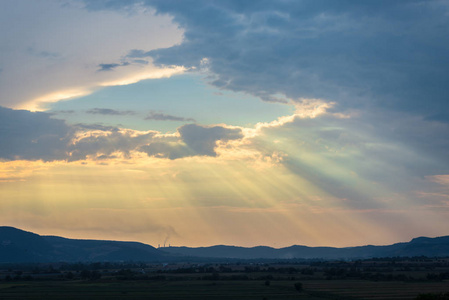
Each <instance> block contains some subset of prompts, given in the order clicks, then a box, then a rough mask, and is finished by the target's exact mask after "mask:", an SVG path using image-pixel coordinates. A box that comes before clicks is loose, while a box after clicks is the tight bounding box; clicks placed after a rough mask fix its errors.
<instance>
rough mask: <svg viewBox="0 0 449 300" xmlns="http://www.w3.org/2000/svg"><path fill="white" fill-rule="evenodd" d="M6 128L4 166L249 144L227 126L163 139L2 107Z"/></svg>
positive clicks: (181, 153) (210, 151) (168, 154)
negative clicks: (236, 142) (14, 162)
mask: <svg viewBox="0 0 449 300" xmlns="http://www.w3.org/2000/svg"><path fill="white" fill-rule="evenodd" d="M100 112H102V111H100ZM102 113H104V112H102ZM106 113H109V114H115V113H116V111H112V112H110V111H109V110H106ZM0 128H1V130H0V139H1V140H2V141H3V142H2V147H1V148H0V159H3V160H43V161H56V160H66V161H78V160H85V159H91V160H104V159H109V158H114V157H119V156H120V157H122V158H125V159H126V158H130V157H131V154H132V153H133V152H136V151H140V152H145V153H147V154H148V155H149V156H154V157H160V158H169V159H177V158H182V157H189V156H216V155H217V153H216V152H215V149H216V147H217V143H218V142H222V143H226V142H228V141H230V140H237V139H241V138H243V134H242V130H241V129H240V128H228V127H226V126H224V125H216V126H200V125H196V124H188V125H184V126H181V127H179V128H178V132H177V134H161V133H160V132H157V131H137V130H131V129H123V128H117V127H114V126H104V125H99V124H75V125H68V124H66V123H65V122H64V121H63V120H58V119H53V118H52V114H50V113H44V112H30V111H25V110H13V109H9V108H4V107H0Z"/></svg>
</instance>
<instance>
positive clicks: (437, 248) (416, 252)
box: [161, 236, 449, 259]
mask: <svg viewBox="0 0 449 300" xmlns="http://www.w3.org/2000/svg"><path fill="white" fill-rule="evenodd" d="M161 250H163V251H165V252H168V253H172V254H177V255H182V256H191V257H209V258H212V257H214V258H239V259H258V258H264V259H292V258H298V259H300V258H303V259H365V258H373V257H396V256H401V257H406V256H409V257H412V256H427V257H447V256H449V236H443V237H436V238H428V237H419V238H414V239H412V240H411V241H410V242H408V243H397V244H393V245H387V246H372V245H367V246H358V247H346V248H334V247H307V246H298V245H294V246H290V247H286V248H280V249H276V248H271V247H266V246H258V247H252V248H244V247H236V246H223V245H220V246H211V247H199V248H189V247H166V248H161Z"/></svg>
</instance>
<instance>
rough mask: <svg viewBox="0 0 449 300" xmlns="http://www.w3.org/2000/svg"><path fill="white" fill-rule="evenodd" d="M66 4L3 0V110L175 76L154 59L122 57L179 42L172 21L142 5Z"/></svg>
mask: <svg viewBox="0 0 449 300" xmlns="http://www.w3.org/2000/svg"><path fill="white" fill-rule="evenodd" d="M62 2H64V3H62ZM62 2H61V1H54V0H42V1H40V2H39V3H35V2H34V1H32V2H29V3H25V2H23V3H22V2H20V1H19V2H17V1H0V19H1V20H2V21H3V22H4V24H5V28H7V29H8V30H3V31H1V32H0V40H2V41H3V42H4V43H5V44H7V45H8V47H6V48H3V49H2V55H1V56H0V66H1V68H2V69H3V72H2V80H1V81H0V105H1V106H4V107H10V108H16V109H17V108H21V109H27V110H44V109H47V108H48V106H46V105H48V103H52V102H56V101H61V100H64V99H71V98H76V97H80V96H84V95H88V94H90V93H92V92H94V91H96V90H97V89H98V88H101V87H103V86H110V85H114V84H124V83H125V82H128V83H131V82H137V81H139V80H143V79H147V78H161V77H166V76H171V75H173V74H176V72H172V73H170V74H168V73H166V71H167V70H168V69H170V68H164V69H160V68H156V67H155V66H154V65H153V64H152V62H151V59H147V60H146V61H147V64H144V63H134V62H133V61H132V60H130V61H127V60H122V56H123V55H124V54H126V53H127V51H129V49H133V48H145V49H155V48H160V47H167V46H170V45H173V44H175V43H177V42H179V41H180V40H181V37H182V31H181V30H180V29H178V28H177V26H176V25H174V24H172V23H171V18H170V17H168V16H162V15H159V16H156V15H155V14H154V10H152V9H148V8H138V7H135V9H133V11H125V12H124V11H112V10H109V11H104V10H101V11H100V10H97V11H90V12H87V11H86V10H85V8H84V5H83V3H82V2H81V1H62ZM42 20H45V22H42ZM30 28H32V30H30ZM68 36H70V42H68V41H67V37H68ZM118 37H119V38H118ZM105 62H106V63H105ZM109 62H111V63H109ZM124 65H127V66H126V68H125V67H121V66H124ZM98 68H100V70H102V69H103V70H105V71H104V72H97V71H98ZM106 70H113V71H112V72H111V71H110V72H106ZM178 71H179V69H178ZM178 73H179V72H178ZM158 75H159V77H158ZM24 86H26V87H27V88H26V89H24V88H23V87H24Z"/></svg>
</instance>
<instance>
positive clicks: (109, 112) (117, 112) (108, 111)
mask: <svg viewBox="0 0 449 300" xmlns="http://www.w3.org/2000/svg"><path fill="white" fill-rule="evenodd" d="M86 113H88V114H94V115H112V116H125V115H134V114H135V112H134V111H130V110H126V111H121V110H115V109H110V108H92V109H89V110H87V111H86Z"/></svg>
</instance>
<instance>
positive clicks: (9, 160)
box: [0, 0, 449, 248]
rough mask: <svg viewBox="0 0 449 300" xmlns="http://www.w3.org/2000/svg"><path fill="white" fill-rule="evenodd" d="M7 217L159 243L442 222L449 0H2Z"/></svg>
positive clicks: (448, 203)
mask: <svg viewBox="0 0 449 300" xmlns="http://www.w3.org/2000/svg"><path fill="white" fill-rule="evenodd" d="M0 27H1V28H2V29H3V30H1V31H0V40H1V41H2V42H1V43H0V199H1V201H0V223H1V225H6V226H14V227H18V228H20V229H24V230H28V231H32V232H35V233H38V234H41V235H59V236H64V237H69V238H84V239H108V240H127V241H139V242H143V243H147V244H150V245H153V246H157V245H159V244H161V245H163V244H164V243H166V244H170V245H172V246H181V245H182V246H192V247H198V246H210V245H218V244H223V245H238V246H245V247H251V246H257V245H266V246H272V247H277V248H279V247H286V246H290V245H295V244H296V245H307V246H334V247H348V246H357V245H367V244H373V245H386V244H391V243H395V242H403V241H409V240H410V239H412V238H414V237H418V236H429V237H435V236H443V235H448V234H449V156H448V153H449V98H448V97H449V55H448V53H449V39H448V36H449V1H447V0H426V1H422V0H403V1H389V0H388V1H387V0H379V1H355V0H341V1H333V0H317V1H306V0H278V1H274V0H271V1H268V0H257V1H256V0H249V1H240V0H224V1H223V0H195V1H191V0H185V1H175V0H126V1H125V0H39V1H31V0H3V1H0Z"/></svg>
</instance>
